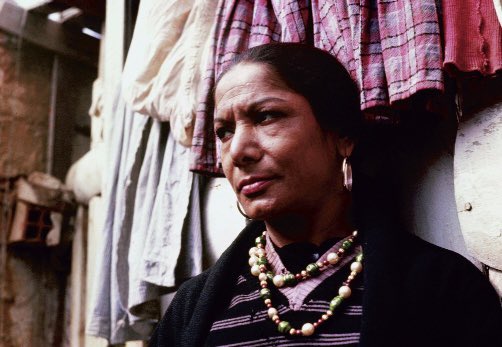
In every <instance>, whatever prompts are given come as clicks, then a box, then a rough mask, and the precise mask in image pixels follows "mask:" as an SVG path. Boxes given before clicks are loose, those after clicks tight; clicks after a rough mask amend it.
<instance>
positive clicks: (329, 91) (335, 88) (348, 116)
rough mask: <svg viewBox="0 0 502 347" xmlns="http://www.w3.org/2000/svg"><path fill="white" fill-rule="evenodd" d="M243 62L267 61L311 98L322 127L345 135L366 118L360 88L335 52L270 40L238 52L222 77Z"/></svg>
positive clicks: (279, 73)
mask: <svg viewBox="0 0 502 347" xmlns="http://www.w3.org/2000/svg"><path fill="white" fill-rule="evenodd" d="M240 63H262V64H267V65H268V66H269V67H270V68H271V69H272V70H273V71H274V72H275V73H277V75H278V77H279V78H281V80H282V81H283V82H284V83H285V84H286V85H287V86H288V87H289V88H291V89H292V90H294V91H295V92H297V93H298V94H301V95H303V96H304V97H305V98H306V99H307V100H308V101H309V103H310V106H311V107H312V110H313V112H314V116H315V117H316V119H317V122H318V123H319V125H320V126H321V128H323V129H324V130H334V131H336V132H338V133H339V134H340V135H341V136H349V137H354V136H356V135H357V132H358V131H359V128H360V124H361V119H362V116H361V109H360V102H359V89H358V88H357V86H356V84H355V83H354V81H353V80H352V78H351V77H350V75H349V73H348V72H347V70H346V69H345V68H344V66H343V65H342V64H341V63H340V62H339V61H338V60H337V59H336V58H335V57H334V56H332V55H331V54H329V53H327V52H325V51H323V50H320V49H318V48H315V47H311V46H307V45H305V44H301V43H268V44H265V45H261V46H256V47H253V48H250V49H248V50H246V51H244V52H242V53H241V54H240V55H238V56H236V57H235V58H234V59H233V60H232V62H231V63H230V64H229V66H228V67H227V68H226V70H225V71H224V72H223V73H222V74H221V75H220V76H219V78H218V81H219V80H220V79H221V78H222V77H223V76H224V75H225V73H227V72H228V71H230V70H231V69H232V68H233V67H235V66H236V65H238V64H240ZM218 81H217V82H216V84H217V83H218Z"/></svg>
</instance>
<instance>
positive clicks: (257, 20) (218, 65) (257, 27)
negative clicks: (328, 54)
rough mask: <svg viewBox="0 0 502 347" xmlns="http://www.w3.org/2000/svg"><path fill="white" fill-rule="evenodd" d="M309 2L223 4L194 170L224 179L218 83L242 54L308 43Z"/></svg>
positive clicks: (200, 111)
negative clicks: (216, 121)
mask: <svg viewBox="0 0 502 347" xmlns="http://www.w3.org/2000/svg"><path fill="white" fill-rule="evenodd" d="M308 11H309V10H308V1H307V0H294V1H290V0H288V1H286V0H281V1H268V0H256V1H247V0H220V1H219V3H218V7H217V15H216V25H215V26H214V27H213V32H212V34H211V47H210V50H209V59H208V60H207V62H206V63H207V64H206V67H207V69H206V71H205V73H204V78H203V82H202V85H201V89H200V93H199V104H198V108H197V114H196V118H195V125H194V134H193V141H192V148H191V149H192V161H191V165H190V169H191V170H193V171H196V172H203V173H206V174H210V175H221V174H222V172H221V170H220V168H219V167H218V160H217V154H216V152H217V151H216V141H215V136H214V129H213V114H212V111H213V107H212V100H211V95H212V94H211V91H212V89H213V87H214V82H215V80H216V79H217V78H218V76H219V75H220V73H221V72H222V71H223V70H224V69H225V67H226V66H227V65H228V64H229V63H230V61H231V60H232V58H233V57H234V56H235V55H237V54H239V53H241V52H242V51H244V50H246V49H248V48H250V47H254V46H258V45H261V44H265V43H269V42H280V41H282V42H306V40H307V36H306V35H307V30H306V28H307V25H308Z"/></svg>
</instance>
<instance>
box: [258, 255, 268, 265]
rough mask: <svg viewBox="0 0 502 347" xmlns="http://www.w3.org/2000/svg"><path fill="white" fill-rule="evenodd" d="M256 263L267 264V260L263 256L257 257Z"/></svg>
mask: <svg viewBox="0 0 502 347" xmlns="http://www.w3.org/2000/svg"><path fill="white" fill-rule="evenodd" d="M256 264H258V265H267V264H268V260H267V258H265V257H259V258H258V261H257V262H256Z"/></svg>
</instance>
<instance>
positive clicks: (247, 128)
mask: <svg viewBox="0 0 502 347" xmlns="http://www.w3.org/2000/svg"><path fill="white" fill-rule="evenodd" d="M254 130H255V129H254V127H253V126H251V125H238V126H237V127H236V128H235V131H234V135H233V136H232V140H231V143H230V149H229V155H230V158H231V159H232V162H233V163H234V165H235V166H238V167H239V166H245V165H248V164H250V163H254V162H257V161H259V160H260V158H261V156H262V151H261V148H260V144H259V139H258V137H257V134H256V132H255V131H254Z"/></svg>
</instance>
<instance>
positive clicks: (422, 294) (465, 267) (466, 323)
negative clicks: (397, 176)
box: [400, 235, 502, 346]
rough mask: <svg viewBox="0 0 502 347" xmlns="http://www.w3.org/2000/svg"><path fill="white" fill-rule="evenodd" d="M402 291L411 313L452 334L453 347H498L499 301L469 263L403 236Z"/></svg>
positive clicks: (501, 337) (501, 312) (500, 337)
mask: <svg viewBox="0 0 502 347" xmlns="http://www.w3.org/2000/svg"><path fill="white" fill-rule="evenodd" d="M400 240H401V242H402V243H403V245H405V247H403V249H406V251H405V255H403V267H402V268H401V272H402V273H403V275H402V278H401V279H402V280H403V291H404V295H405V296H406V298H407V300H406V301H407V302H408V303H410V304H411V305H410V308H411V309H412V310H413V314H414V315H417V316H419V317H422V318H423V319H429V320H430V321H433V322H436V323H437V324H438V325H441V324H442V325H443V326H444V329H449V330H450V331H456V332H457V333H456V334H455V335H454V336H452V337H451V338H452V339H458V341H457V342H458V343H457V345H458V346H464V345H473V346H474V345H478V346H490V345H492V344H493V343H494V342H495V341H500V342H501V343H502V333H501V330H500V329H501V328H502V309H501V306H500V298H499V296H498V294H497V293H496V291H495V290H494V288H493V287H492V285H491V283H490V282H489V280H488V278H487V277H486V276H485V275H484V274H483V273H482V272H481V271H480V270H479V269H478V268H477V267H476V266H474V264H472V263H471V262H470V261H469V260H467V259H466V258H464V257H463V256H461V255H460V254H457V253H455V252H453V251H450V250H447V249H444V248H441V247H438V246H436V245H433V244H430V243H428V242H426V241H423V240H421V239H419V238H418V237H416V236H413V235H407V236H404V235H403V236H402V237H401V238H400Z"/></svg>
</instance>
